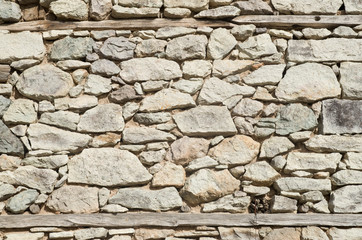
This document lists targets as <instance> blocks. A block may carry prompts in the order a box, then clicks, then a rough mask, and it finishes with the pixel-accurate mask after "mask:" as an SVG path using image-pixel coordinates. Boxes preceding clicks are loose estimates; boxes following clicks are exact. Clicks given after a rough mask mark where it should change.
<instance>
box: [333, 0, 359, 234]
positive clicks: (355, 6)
mask: <svg viewBox="0 0 362 240" xmlns="http://www.w3.org/2000/svg"><path fill="white" fill-rule="evenodd" d="M343 2H344V7H345V8H346V13H347V14H362V3H361V2H359V1H355V0H343ZM333 240H334V239H333Z"/></svg>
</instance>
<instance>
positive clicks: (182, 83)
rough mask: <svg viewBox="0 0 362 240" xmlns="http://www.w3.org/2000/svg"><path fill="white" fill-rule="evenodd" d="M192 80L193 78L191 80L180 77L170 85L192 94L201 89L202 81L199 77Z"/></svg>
mask: <svg viewBox="0 0 362 240" xmlns="http://www.w3.org/2000/svg"><path fill="white" fill-rule="evenodd" d="M194 80H195V79H192V80H185V79H181V80H179V81H177V82H175V83H174V84H172V87H173V88H175V89H177V90H179V91H180V92H183V93H188V94H191V95H193V94H195V93H196V92H197V91H199V90H200V89H201V87H202V85H203V83H204V82H203V80H202V79H201V78H200V79H197V80H196V81H194Z"/></svg>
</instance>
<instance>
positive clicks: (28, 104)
mask: <svg viewBox="0 0 362 240" xmlns="http://www.w3.org/2000/svg"><path fill="white" fill-rule="evenodd" d="M36 119H37V113H36V112H35V109H34V102H33V101H31V100H28V99H16V100H14V101H13V102H12V103H11V105H10V106H9V108H8V110H7V111H6V112H5V113H4V116H3V120H4V122H5V123H8V124H28V123H33V122H35V121H36Z"/></svg>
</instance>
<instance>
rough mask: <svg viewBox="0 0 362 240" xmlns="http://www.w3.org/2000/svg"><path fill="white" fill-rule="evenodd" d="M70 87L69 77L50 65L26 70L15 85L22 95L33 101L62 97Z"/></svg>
mask: <svg viewBox="0 0 362 240" xmlns="http://www.w3.org/2000/svg"><path fill="white" fill-rule="evenodd" d="M71 87H73V80H72V77H71V75H70V74H69V73H67V72H64V71H62V70H60V69H59V68H57V67H54V66H53V65H51V64H45V65H38V66H34V67H31V68H28V69H27V70H25V71H24V72H23V73H22V74H21V77H20V79H19V81H18V82H17V84H16V88H17V89H18V91H19V92H20V93H21V94H22V95H24V96H26V97H29V98H32V99H35V100H44V99H46V100H53V99H54V98H58V97H64V96H66V95H67V94H68V92H69V90H70V89H71Z"/></svg>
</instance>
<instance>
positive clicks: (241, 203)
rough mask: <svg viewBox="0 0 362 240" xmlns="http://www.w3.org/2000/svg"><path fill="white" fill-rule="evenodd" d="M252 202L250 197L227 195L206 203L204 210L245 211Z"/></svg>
mask: <svg viewBox="0 0 362 240" xmlns="http://www.w3.org/2000/svg"><path fill="white" fill-rule="evenodd" d="M249 204H250V197H249V196H247V197H238V196H236V197H234V196H233V195H227V196H225V197H222V198H220V199H218V200H216V201H214V202H209V203H205V204H204V206H203V208H202V212H231V213H243V212H245V211H246V210H247V208H248V206H249Z"/></svg>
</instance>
